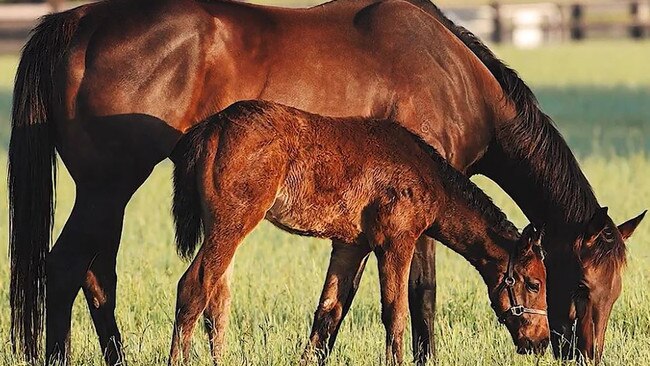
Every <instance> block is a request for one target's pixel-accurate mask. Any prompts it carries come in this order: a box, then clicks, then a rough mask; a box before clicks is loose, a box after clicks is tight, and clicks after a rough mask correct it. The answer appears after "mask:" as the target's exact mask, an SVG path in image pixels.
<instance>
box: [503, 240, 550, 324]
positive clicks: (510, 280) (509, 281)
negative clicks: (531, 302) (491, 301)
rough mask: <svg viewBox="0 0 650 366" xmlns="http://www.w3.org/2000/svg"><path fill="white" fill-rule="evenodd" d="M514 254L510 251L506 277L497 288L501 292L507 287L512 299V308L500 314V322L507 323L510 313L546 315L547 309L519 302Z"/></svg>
mask: <svg viewBox="0 0 650 366" xmlns="http://www.w3.org/2000/svg"><path fill="white" fill-rule="evenodd" d="M513 257H514V254H513V253H510V255H509V256H508V272H507V273H506V277H505V278H504V279H503V282H501V284H500V285H499V287H497V288H496V293H497V294H498V293H500V292H501V291H503V289H504V288H505V289H506V290H507V291H508V298H509V299H510V308H509V309H508V310H506V311H504V312H503V313H501V315H499V323H502V324H505V322H506V319H507V318H508V316H509V315H512V316H514V317H520V316H522V315H524V314H526V313H527V314H537V315H544V316H546V310H539V309H531V308H527V307H525V306H524V305H520V304H518V303H517V298H516V297H515V290H514V287H515V283H516V282H517V281H516V280H515V276H514V271H515V270H514V263H513V262H514V261H513Z"/></svg>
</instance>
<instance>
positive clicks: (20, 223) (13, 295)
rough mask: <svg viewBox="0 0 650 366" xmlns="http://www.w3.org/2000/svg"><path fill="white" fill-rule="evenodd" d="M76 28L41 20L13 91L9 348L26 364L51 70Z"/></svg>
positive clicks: (50, 174)
mask: <svg viewBox="0 0 650 366" xmlns="http://www.w3.org/2000/svg"><path fill="white" fill-rule="evenodd" d="M77 23H78V22H77V17H76V16H74V15H73V14H72V13H70V12H66V13H60V14H54V15H49V16H46V17H45V18H43V20H42V21H41V22H40V24H39V25H38V26H37V27H36V28H35V29H34V30H33V32H32V34H31V37H30V39H29V41H28V42H27V44H26V45H25V47H24V48H23V51H22V56H21V58H20V63H19V65H18V71H17V74H16V80H15V86H14V95H13V109H12V122H11V140H10V142H9V172H8V184H9V233H10V234H9V256H10V258H11V259H10V262H11V286H10V296H9V297H10V303H11V343H12V347H13V350H14V352H22V353H24V356H25V357H26V359H27V360H30V361H31V360H34V359H36V358H38V355H39V350H40V343H41V333H42V330H43V320H44V319H43V318H44V316H43V312H44V307H45V255H46V254H47V252H48V250H49V245H50V240H51V235H52V223H53V219H54V188H55V183H56V152H55V150H54V128H53V124H52V103H53V102H54V95H55V93H54V70H55V68H56V66H57V65H58V64H59V62H60V60H61V59H62V57H63V55H64V54H65V52H66V49H67V48H68V45H69V43H70V40H71V38H72V34H73V33H74V31H75V29H76V28H77Z"/></svg>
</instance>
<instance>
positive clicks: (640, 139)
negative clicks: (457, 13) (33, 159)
mask: <svg viewBox="0 0 650 366" xmlns="http://www.w3.org/2000/svg"><path fill="white" fill-rule="evenodd" d="M535 93H536V94H537V96H538V98H539V100H540V103H541V105H542V108H543V110H544V111H545V112H546V113H547V114H549V115H550V116H551V117H553V119H554V120H555V122H556V124H557V126H558V128H559V129H560V131H562V134H563V135H564V137H565V139H566V140H567V142H568V143H569V146H571V148H572V150H573V151H574V152H575V153H576V155H578V156H585V155H591V154H597V155H605V156H609V155H612V154H616V155H622V156H626V155H629V154H634V153H637V152H639V151H645V152H650V89H638V88H635V89H631V88H625V87H612V88H602V87H582V86H580V87H569V88H549V87H541V88H535ZM10 116H11V90H9V89H0V152H6V151H7V147H8V145H9V136H10V130H11V127H10V120H11V117H10Z"/></svg>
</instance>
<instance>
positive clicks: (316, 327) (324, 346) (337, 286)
mask: <svg viewBox="0 0 650 366" xmlns="http://www.w3.org/2000/svg"><path fill="white" fill-rule="evenodd" d="M369 254H370V247H369V246H368V244H367V242H366V241H365V240H364V241H360V242H359V243H356V244H353V245H350V244H346V243H342V242H338V241H333V242H332V256H331V258H330V264H329V268H328V270H327V276H326V277H325V285H324V287H323V292H322V294H321V297H320V302H319V304H318V309H317V310H316V314H315V315H314V323H313V325H312V330H311V336H310V339H309V344H308V345H307V348H306V349H305V352H304V353H303V356H302V363H303V364H306V363H310V362H311V361H312V359H313V358H314V356H315V357H316V359H317V361H318V363H319V364H322V363H324V361H325V358H326V357H327V355H328V353H329V352H330V351H331V349H332V347H334V342H335V340H336V335H337V334H338V331H339V329H340V326H341V322H342V321H343V318H344V317H345V315H346V314H347V312H348V310H349V309H350V305H351V304H352V299H353V298H354V295H355V293H356V291H357V289H358V286H359V281H360V280H361V275H362V274H363V269H364V268H365V265H366V261H367V260H368V255H369Z"/></svg>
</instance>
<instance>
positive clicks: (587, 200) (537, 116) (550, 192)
mask: <svg viewBox="0 0 650 366" xmlns="http://www.w3.org/2000/svg"><path fill="white" fill-rule="evenodd" d="M433 9H434V10H435V12H436V15H437V16H438V18H439V20H440V21H441V23H442V24H443V25H444V26H445V27H446V28H447V29H449V30H450V31H451V32H452V33H453V34H454V35H455V36H456V37H457V38H458V39H460V40H461V41H462V42H463V43H464V44H465V45H466V46H467V47H468V48H469V49H470V50H471V51H472V52H473V53H474V54H475V55H476V56H477V57H478V58H479V60H480V61H481V62H482V63H483V64H484V65H485V66H486V67H487V68H488V70H489V71H490V72H491V73H492V75H493V76H494V77H495V79H496V80H497V81H498V82H499V84H500V85H501V88H502V89H503V91H504V92H505V94H506V95H507V96H508V98H509V99H510V101H511V102H512V103H513V104H514V105H515V108H516V110H517V117H516V118H515V119H514V120H512V121H510V122H509V123H504V124H502V125H501V126H499V128H498V129H497V131H496V138H497V142H498V143H499V145H500V147H501V148H502V149H503V151H504V153H506V154H507V155H508V157H509V158H510V159H514V160H517V161H519V162H520V163H523V164H526V165H527V168H528V170H529V171H530V174H531V175H532V177H533V179H534V180H535V182H536V184H538V185H540V186H543V187H546V189H544V190H543V191H544V192H545V193H546V197H544V201H545V202H549V206H550V207H548V208H547V211H546V212H548V213H553V212H557V211H558V210H560V211H561V212H557V213H558V214H560V215H561V216H562V219H563V220H565V221H566V222H567V223H585V222H586V221H588V220H589V219H590V218H591V216H592V215H593V214H594V212H595V211H596V209H598V207H599V205H598V201H597V200H596V196H595V195H594V193H593V191H592V189H591V185H590V184H589V182H588V181H587V179H586V178H585V176H584V174H583V173H582V170H581V169H580V166H579V164H578V162H577V161H576V159H575V157H574V156H573V153H572V152H571V150H570V149H569V147H568V146H567V144H566V141H564V138H563V137H562V135H561V134H560V132H559V131H558V130H557V129H556V127H555V125H554V123H553V120H552V119H551V118H550V117H549V116H548V115H546V114H545V113H544V112H542V111H541V110H540V108H539V103H538V101H537V98H536V97H535V95H534V94H533V92H532V91H531V90H530V88H529V87H528V85H526V83H525V82H524V81H523V80H522V79H521V78H520V77H519V75H518V74H517V72H516V71H515V70H513V69H511V68H510V67H508V66H507V65H506V64H504V63H503V61H501V60H500V59H499V58H497V57H496V56H495V55H494V53H492V51H490V49H488V47H487V46H486V45H485V44H484V43H483V42H481V40H480V39H478V38H477V37H476V36H475V35H474V34H472V33H471V32H470V31H468V30H467V29H465V28H464V27H461V26H458V25H456V24H454V23H453V22H452V21H451V20H449V19H448V18H447V17H446V16H445V15H444V14H443V13H442V11H440V9H438V8H437V7H436V6H435V5H433ZM549 162H551V163H550V164H549Z"/></svg>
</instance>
